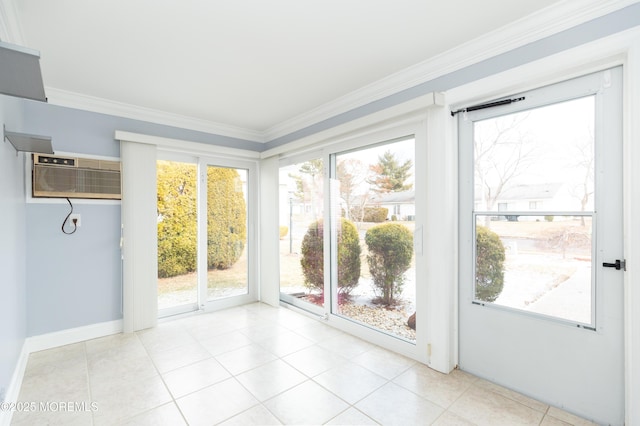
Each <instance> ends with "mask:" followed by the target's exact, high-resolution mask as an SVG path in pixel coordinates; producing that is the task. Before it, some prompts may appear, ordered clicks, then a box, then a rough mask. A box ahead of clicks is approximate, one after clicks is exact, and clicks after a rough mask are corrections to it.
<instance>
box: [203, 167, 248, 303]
mask: <svg viewBox="0 0 640 426" xmlns="http://www.w3.org/2000/svg"><path fill="white" fill-rule="evenodd" d="M206 182H207V212H206V215H207V222H206V223H207V237H206V238H207V279H206V283H207V291H206V298H207V300H208V301H212V300H218V299H223V298H228V297H231V296H240V295H245V294H248V293H249V273H248V271H249V268H248V265H249V255H248V247H247V243H248V239H247V235H248V232H247V230H248V220H247V218H248V210H247V208H248V190H247V188H248V187H247V185H248V171H247V170H246V169H239V168H230V167H218V166H212V165H208V166H207V174H206Z"/></svg>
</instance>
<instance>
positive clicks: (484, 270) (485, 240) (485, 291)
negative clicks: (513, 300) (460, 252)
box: [475, 226, 505, 302]
mask: <svg viewBox="0 0 640 426" xmlns="http://www.w3.org/2000/svg"><path fill="white" fill-rule="evenodd" d="M504 259H505V254H504V245H503V244H502V241H501V240H500V237H498V234H496V233H495V232H493V231H491V230H490V229H488V228H486V227H484V226H477V227H476V288H475V292H476V299H478V300H482V301H484V302H493V301H495V300H496V299H497V298H498V296H500V293H502V288H503V286H504Z"/></svg>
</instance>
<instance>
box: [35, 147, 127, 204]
mask: <svg viewBox="0 0 640 426" xmlns="http://www.w3.org/2000/svg"><path fill="white" fill-rule="evenodd" d="M31 180H32V182H33V185H32V188H33V192H32V195H33V197H34V198H43V197H44V198H98V199H105V200H119V199H120V198H121V190H120V162H119V161H107V160H95V159H91V158H78V157H60V156H56V155H48V154H33V168H32V179H31Z"/></svg>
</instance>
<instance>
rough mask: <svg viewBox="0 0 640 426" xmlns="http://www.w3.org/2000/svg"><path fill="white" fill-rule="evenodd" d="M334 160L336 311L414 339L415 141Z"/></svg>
mask: <svg viewBox="0 0 640 426" xmlns="http://www.w3.org/2000/svg"><path fill="white" fill-rule="evenodd" d="M331 158H332V163H333V164H332V179H331V203H332V215H331V230H332V232H331V255H332V257H331V263H332V268H331V270H332V274H331V275H332V279H331V282H332V312H333V313H334V314H337V315H339V316H342V317H343V318H346V319H349V320H352V321H355V322H358V323H360V324H362V325H365V326H367V327H370V328H374V329H376V330H379V331H381V332H383V333H386V334H389V335H392V336H394V337H398V338H401V339H404V340H408V341H410V342H415V340H416V337H415V336H416V335H415V312H416V298H415V294H416V274H415V255H414V252H413V232H414V230H415V187H414V176H415V170H414V162H413V159H414V158H415V142H414V139H413V137H412V138H410V139H404V140H400V141H395V142H390V143H387V144H383V145H375V146H369V147H365V148H361V149H357V150H354V151H349V152H344V153H338V154H334V155H332V157H331Z"/></svg>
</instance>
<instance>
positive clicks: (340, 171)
mask: <svg viewBox="0 0 640 426" xmlns="http://www.w3.org/2000/svg"><path fill="white" fill-rule="evenodd" d="M364 171H365V165H364V164H363V163H362V161H360V160H358V159H357V158H347V159H344V160H340V161H339V162H338V166H337V173H336V174H337V177H338V180H339V181H340V197H341V198H342V200H343V201H344V203H345V216H346V218H347V219H352V217H351V216H352V215H354V213H357V211H364V208H360V209H359V210H358V209H354V207H357V204H362V202H363V201H364V202H366V199H367V198H368V197H367V196H366V194H367V193H368V192H369V188H368V186H367V187H366V188H365V187H364V185H363V184H364V183H366V174H365V173H364ZM363 190H364V191H363ZM358 201H359V202H360V203H358ZM358 207H364V206H358ZM360 219H362V218H360Z"/></svg>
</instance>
